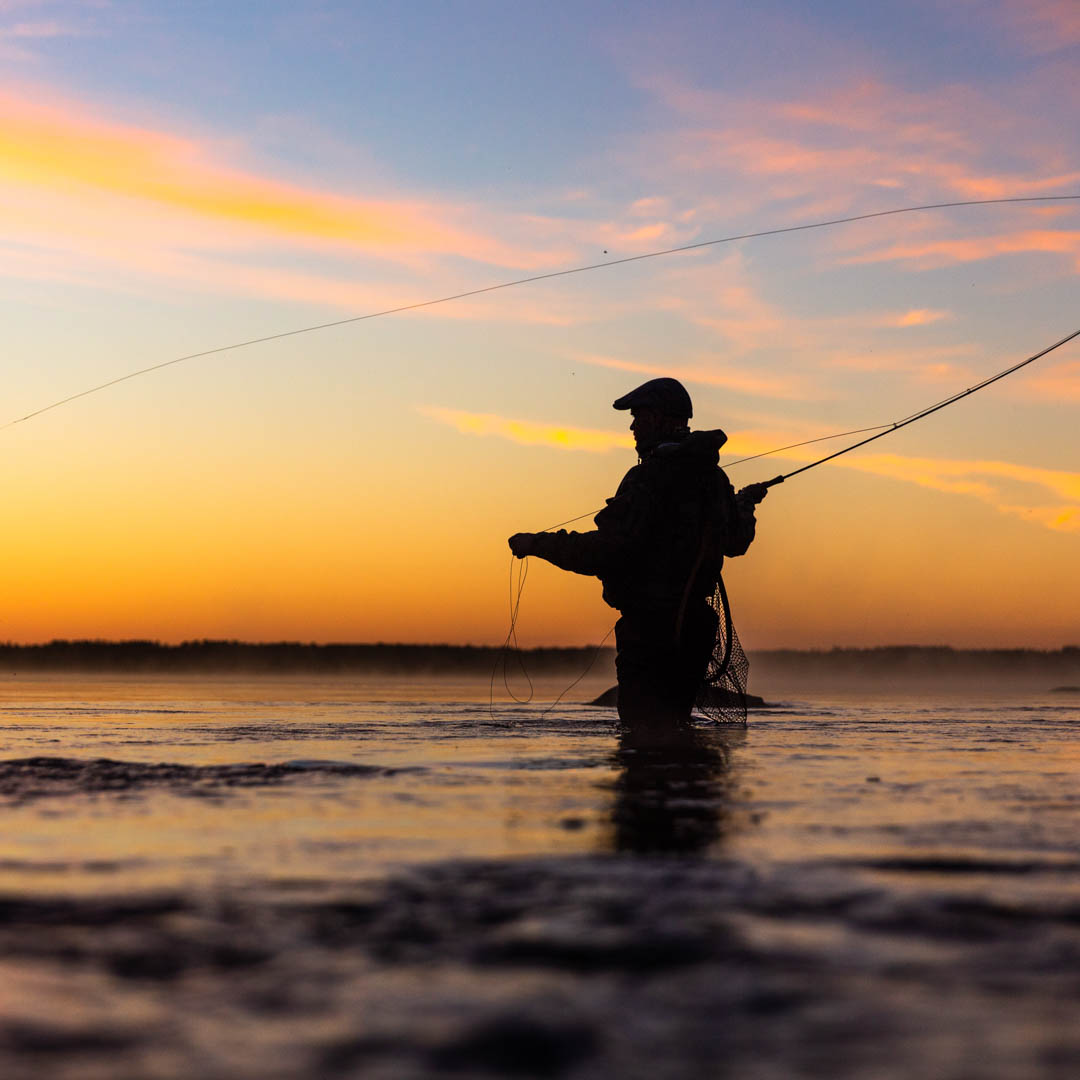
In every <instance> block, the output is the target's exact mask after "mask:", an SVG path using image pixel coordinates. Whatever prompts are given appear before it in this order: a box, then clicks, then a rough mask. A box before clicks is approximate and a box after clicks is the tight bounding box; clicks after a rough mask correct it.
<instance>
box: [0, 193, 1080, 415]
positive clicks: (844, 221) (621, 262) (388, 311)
mask: <svg viewBox="0 0 1080 1080" xmlns="http://www.w3.org/2000/svg"><path fill="white" fill-rule="evenodd" d="M1076 201H1080V195H1018V196H1012V197H1008V198H1001V199H961V200H957V201H953V202H943V203H925V204H923V205H920V206H899V207H895V208H894V209H892V210H875V211H873V212H871V213H869V214H853V215H851V216H849V217H842V218H830V219H828V220H825V221H811V222H807V223H806V224H804V225H784V226H780V227H777V228H773V229H759V230H757V231H756V232H746V233H737V234H734V235H732V236H721V237H718V238H717V239H715V240H699V241H698V242H697V243H694V244H681V245H680V246H678V247H671V248H664V249H663V250H661V251H648V252H645V253H644V254H642V255H627V256H626V257H625V258H621V259H608V260H606V261H605V262H600V263H588V264H586V265H584V266H572V267H569V268H568V269H566V270H552V271H550V272H548V273H545V274H532V275H530V276H529V277H523V278H517V279H515V280H514V281H501V282H499V283H498V284H495V285H485V286H483V287H481V288H478V289H467V290H465V291H464V292H459V293H453V294H452V295H450V296H440V297H437V298H436V299H434V300H419V301H417V302H416V303H412V304H399V305H398V306H397V307H392V308H384V309H383V310H382V311H369V312H368V313H367V314H365V315H351V316H349V317H347V318H344V319H333V320H331V321H330V322H324V323H315V324H314V325H311V326H301V327H298V328H297V329H295V330H282V331H280V332H279V333H276V334H265V335H263V336H262V337H255V338H249V339H248V340H247V341H235V342H233V343H232V344H230V345H219V346H217V347H216V348H213V349H203V350H201V351H200V352H193V353H188V354H187V355H186V356H177V357H174V358H173V359H171V360H163V361H161V362H160V363H157V364H150V365H149V366H147V367H143V368H139V369H138V370H136V371H129V372H128V373H127V374H126V375H119V376H117V377H116V378H114V379H108V380H107V381H105V382H102V383H98V384H97V385H95V386H91V387H89V388H88V389H86V390H80V391H79V392H78V393H75V394H69V395H68V396H67V397H63V398H60V399H59V400H57V401H53V402H51V403H49V404H48V405H44V406H42V407H41V408H39V409H34V410H33V411H32V412H28V413H26V414H25V415H24V416H19V417H16V418H15V419H14V420H9V421H8V422H7V423H6V424H0V431H3V430H5V429H7V428H9V427H14V426H15V425H16V424H22V423H25V422H26V421H27V420H32V419H33V418H34V417H35V416H41V415H42V413H47V412H50V411H51V410H52V409H59V408H60V407H61V406H62V405H67V404H69V403H70V402H73V401H78V400H79V399H80V398H84V397H88V396H89V395H90V394H96V393H98V392H99V391H101V390H106V389H108V388H109V387H110V386H116V385H118V384H119V383H122V382H127V381H128V380H129V379H137V378H138V377H139V376H141V375H149V374H150V373H151V372H154V371H161V370H163V369H164V368H167V367H172V366H173V365H174V364H183V363H185V362H186V361H188V360H197V359H199V358H201V357H206V356H215V355H217V354H218V353H224V352H230V351H232V350H233V349H245V348H248V347H249V346H251V345H261V344H264V343H266V342H268V341H280V340H281V339H282V338H288V337H296V336H297V335H299V334H311V333H314V332H315V331H317V330H329V329H330V328H331V327H335V326H348V325H350V324H352V323H358V322H364V321H366V320H367V319H379V318H382V317H383V316H386V315H397V314H401V313H403V312H406V311H418V310H419V309H421V308H427V307H434V306H435V305H437V304H449V303H451V302H452V301H454V300H464V299H466V298H468V297H471V296H481V295H483V294H484V293H491V292H498V291H499V290H501V289H511V288H515V287H516V286H518V285H529V284H532V283H533V282H537V281H549V280H551V279H553V278H561V277H569V276H570V275H572V274H585V273H588V272H590V271H592V270H603V269H605V268H606V267H611V266H625V265H626V264H627V263H635V262H642V261H644V260H645V259H659V258H663V257H664V256H667V255H678V254H682V253H683V252H687V251H698V250H700V249H702V248H707V247H716V246H718V245H721V244H732V243H735V242H736V241H737V240H757V239H761V238H763V237H767V236H783V235H784V234H786V233H797V232H807V231H809V230H811V229H828V228H831V227H833V226H835V225H850V224H852V223H854V222H856V221H869V220H871V219H872V218H883V217H893V216H895V215H897V214H917V213H924V212H926V211H930V210H948V209H953V208H957V207H963V206H1001V205H1004V204H1007V203H1047V202H1076Z"/></svg>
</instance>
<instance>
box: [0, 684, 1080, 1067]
mask: <svg viewBox="0 0 1080 1080" xmlns="http://www.w3.org/2000/svg"><path fill="white" fill-rule="evenodd" d="M564 685H565V684H561V683H559V681H558V680H552V681H550V684H549V683H547V682H545V683H542V684H541V685H539V686H538V687H537V691H538V699H539V703H538V704H529V705H519V704H516V703H513V702H509V703H508V702H505V701H502V702H496V703H495V704H494V705H489V701H488V693H489V688H488V685H487V681H486V680H478V681H470V680H458V681H448V680H445V679H442V680H434V679H412V680H394V681H392V680H379V679H371V678H368V679H350V678H346V677H338V678H334V679H330V680H327V679H320V680H312V679H302V678H265V677H263V678H259V679H258V680H247V679H243V678H233V679H212V680H211V679H198V678H187V679H183V680H175V679H173V680H168V679H161V678H143V679H138V678H115V677H109V678H105V677H86V676H78V677H75V676H70V677H62V676H50V677H35V678H32V679H26V678H21V677H18V676H15V677H10V678H8V679H7V680H5V681H3V682H2V683H0V713H2V716H3V722H4V730H5V745H4V750H3V753H2V755H0V813H2V814H3V821H4V825H5V828H4V829H3V830H2V832H0V995H2V996H0V1068H2V1069H3V1074H4V1075H5V1076H9V1077H21V1076H27V1077H29V1076H31V1075H33V1076H40V1075H42V1074H46V1075H50V1076H56V1077H68V1076H70V1077H96V1076H101V1077H126V1076H130V1077H189V1076H192V1075H202V1076H218V1075H220V1076H240V1077H247V1076H250V1077H279V1076H281V1077H284V1076H323V1075H325V1076H338V1075H343V1076H348V1075H357V1076H359V1075H363V1076H365V1077H366V1076H394V1077H410V1076H441V1075H458V1076H460V1075H469V1076H471V1075H477V1076H483V1075H547V1076H573V1077H579V1076H580V1077H594V1076H595V1077H604V1078H605V1080H608V1078H610V1076H612V1075H619V1076H628V1077H636V1076H649V1077H663V1076H672V1077H682V1076H699V1075H726V1073H728V1072H730V1073H731V1074H732V1075H738V1076H754V1077H757V1076H761V1077H773V1076H775V1077H778V1078H779V1077H790V1076H840V1077H860V1078H861V1077H866V1078H869V1077H874V1078H878V1077H894V1076H895V1077H910V1076H913V1075H927V1076H934V1077H956V1078H958V1080H959V1078H961V1077H965V1078H966V1077H1009V1078H1014V1077H1015V1078H1017V1080H1019V1078H1022V1077H1023V1078H1027V1077H1032V1076H1049V1077H1058V1076H1061V1077H1066V1076H1068V1077H1072V1076H1075V1075H1077V1069H1078V1067H1080V1031H1078V1030H1077V1029H1078V1028H1080V1025H1077V1024H1076V1023H1075V1017H1076V1015H1077V1011H1076V1010H1077V1005H1078V1004H1080V964H1078V961H1080V850H1078V842H1077V839H1076V837H1077V824H1078V822H1077V814H1078V812H1080V769H1078V764H1080V761H1078V759H1080V749H1078V745H1077V740H1076V734H1077V731H1078V724H1080V702H1077V701H1075V700H1074V699H1071V698H1069V697H1068V696H1063V695H1061V694H1053V693H1049V692H1042V691H1035V692H1032V691H1030V690H1029V691H1025V692H1022V693H1021V692H1019V691H1017V692H1012V693H1009V694H1003V693H1001V692H1000V691H994V692H993V693H991V692H985V693H984V694H982V695H979V694H976V693H972V692H971V691H970V690H968V691H964V692H963V693H950V692H948V691H944V690H941V691H934V692H933V693H928V694H925V695H922V696H920V695H916V694H906V695H896V694H892V695H885V694H882V693H874V692H866V691H863V692H860V693H852V692H847V693H845V692H841V691H830V692H825V691H821V690H815V691H814V692H813V693H812V694H809V693H806V694H802V695H800V694H799V692H798V688H797V687H792V688H784V698H785V700H784V701H783V702H782V703H780V705H779V707H777V708H774V709H771V710H767V711H763V712H759V713H756V714H752V715H751V718H750V723H749V725H748V726H747V728H746V729H738V730H715V729H713V730H702V731H698V732H694V733H692V734H689V735H687V736H686V737H685V738H681V739H678V740H675V741H674V742H673V743H672V744H671V745H669V746H666V747H664V748H662V749H659V750H657V749H654V748H650V747H644V746H641V745H638V744H637V743H635V741H634V740H633V739H630V738H627V737H626V736H625V735H621V734H620V733H619V732H618V731H617V730H616V728H615V727H614V725H613V716H612V714H611V713H610V712H609V711H607V710H598V709H589V708H585V707H582V706H579V705H573V704H566V703H562V704H560V705H559V706H557V707H556V708H554V709H552V710H545V707H544V704H543V702H544V701H550V700H551V699H552V698H554V696H555V695H556V694H557V693H558V692H559V690H561V689H563V686H564ZM600 689H603V682H602V680H599V679H595V680H591V681H590V680H587V681H586V683H583V684H582V685H581V686H579V687H577V688H576V689H575V691H574V695H573V696H574V697H576V698H577V699H578V700H582V699H587V698H588V697H590V696H591V695H592V694H594V693H596V692H598V691H599V690H600ZM1047 689H1048V690H1049V688H1047ZM789 691H790V692H789Z"/></svg>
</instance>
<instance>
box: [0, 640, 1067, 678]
mask: <svg viewBox="0 0 1080 1080" xmlns="http://www.w3.org/2000/svg"><path fill="white" fill-rule="evenodd" d="M595 655H596V649H595V647H565V648H558V647H550V648H537V649H527V650H524V653H523V660H524V662H525V665H526V667H527V669H528V671H529V672H530V673H535V674H544V673H559V672H563V671H580V670H581V669H582V668H583V667H584V666H585V665H587V664H588V663H589V662H590V661H592V660H593V658H594V656H595ZM502 656H503V650H502V648H501V647H499V646H492V645H405V644H385V643H377V644H327V645H320V644H311V643H303V642H292V641H284V642H272V643H252V642H242V641H212V640H202V641H185V642H182V643H181V644H179V645H166V644H161V643H159V642H155V641H90V640H87V641H65V640H57V641H50V642H47V643H43V644H36V645H15V644H10V643H8V644H0V671H7V672H11V673H18V672H28V671H84V672H118V673H119V672H128V673H138V672H147V673H159V674H165V673H176V674H181V673H199V672H242V673H250V674H274V673H298V674H300V673H308V674H349V673H351V674H363V673H366V672H370V673H373V674H444V675H449V674H462V675H468V674H473V673H477V672H483V673H484V674H488V673H490V672H491V670H492V669H493V668H494V667H495V665H496V663H498V662H499V661H500V659H501V658H502ZM613 657H614V650H613V649H611V648H604V649H602V650H601V651H600V655H599V657H597V658H596V659H597V664H596V670H597V671H598V672H602V671H603V670H604V669H605V668H609V669H610V667H611V664H612V659H613ZM750 659H751V661H752V663H753V665H754V671H755V675H756V676H757V677H758V678H761V677H762V676H764V677H768V676H769V675H773V674H776V675H779V674H781V673H782V674H784V675H786V676H797V677H800V678H801V677H809V678H819V677H822V676H844V677H849V676H850V677H852V678H872V679H879V678H894V677H898V676H899V677H911V676H917V677H925V678H929V679H934V678H941V677H952V678H956V677H959V678H990V679H994V680H998V679H1008V678H1013V677H1023V676H1027V677H1031V676H1037V677H1039V678H1048V679H1051V680H1052V681H1053V683H1056V684H1074V683H1076V682H1080V646H1076V645H1067V646H1065V647H1063V648H1061V649H1046V650H1040V649H954V648H951V647H949V646H922V645H901V646H880V647H875V648H833V649H805V650H802V649H766V650H757V651H754V652H751V654H750Z"/></svg>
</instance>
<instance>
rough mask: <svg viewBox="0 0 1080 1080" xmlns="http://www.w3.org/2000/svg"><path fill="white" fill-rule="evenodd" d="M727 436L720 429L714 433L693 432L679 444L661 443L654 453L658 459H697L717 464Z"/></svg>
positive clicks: (679, 441)
mask: <svg viewBox="0 0 1080 1080" xmlns="http://www.w3.org/2000/svg"><path fill="white" fill-rule="evenodd" d="M726 442H727V435H726V434H725V433H724V432H723V431H721V430H720V429H719V428H714V429H713V430H712V431H691V432H690V434H689V435H687V436H686V438H685V439H679V440H678V442H665V443H661V444H660V445H659V446H658V447H657V448H656V449H655V450H654V451H653V454H654V455H655V456H656V457H679V458H695V459H700V460H707V461H710V462H712V463H713V464H715V463H716V461H717V460H718V458H719V457H720V448H721V447H722V446H723V445H724V443H726Z"/></svg>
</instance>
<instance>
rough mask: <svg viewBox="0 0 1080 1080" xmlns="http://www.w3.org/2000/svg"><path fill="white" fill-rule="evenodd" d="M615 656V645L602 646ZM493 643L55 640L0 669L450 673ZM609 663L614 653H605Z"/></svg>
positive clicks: (533, 664)
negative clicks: (362, 643) (365, 643)
mask: <svg viewBox="0 0 1080 1080" xmlns="http://www.w3.org/2000/svg"><path fill="white" fill-rule="evenodd" d="M603 651H604V652H605V653H607V654H611V652H612V650H610V649H605V650H603ZM595 652H596V649H595V647H593V648H539V649H528V650H525V655H526V657H527V659H526V661H525V662H526V666H527V668H528V670H529V672H530V673H538V674H542V673H544V672H547V671H562V670H564V669H567V670H569V669H574V668H577V669H578V670H580V669H581V668H583V667H585V665H586V664H588V663H589V661H590V660H591V659H592V658H593V655H594V653H595ZM502 653H503V650H502V649H501V648H498V647H495V646H490V645H394V644H381V643H380V644H373V645H315V644H306V643H304V642H298V641H280V642H273V643H269V644H263V643H252V642H245V641H212V640H202V641H185V642H182V643H181V644H179V645H163V644H161V643H160V642H157V641H64V640H57V641H50V642H47V643H45V644H41V645H15V644H11V643H7V644H0V672H3V671H8V672H18V671H115V672H150V673H168V672H175V673H182V672H215V671H217V672H230V671H238V672H250V673H259V672H262V673H274V672H281V673H289V672H296V673H314V674H317V673H326V674H333V673H345V672H357V673H362V672H365V671H370V672H378V673H380V674H396V673H400V674H410V673H416V674H421V673H424V672H431V673H436V674H453V673H455V672H460V673H462V674H468V673H472V672H478V671H484V672H490V671H491V670H492V669H493V668H494V666H495V664H496V662H497V661H499V660H500V658H501V657H502ZM608 662H609V663H610V655H609V656H608Z"/></svg>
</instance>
